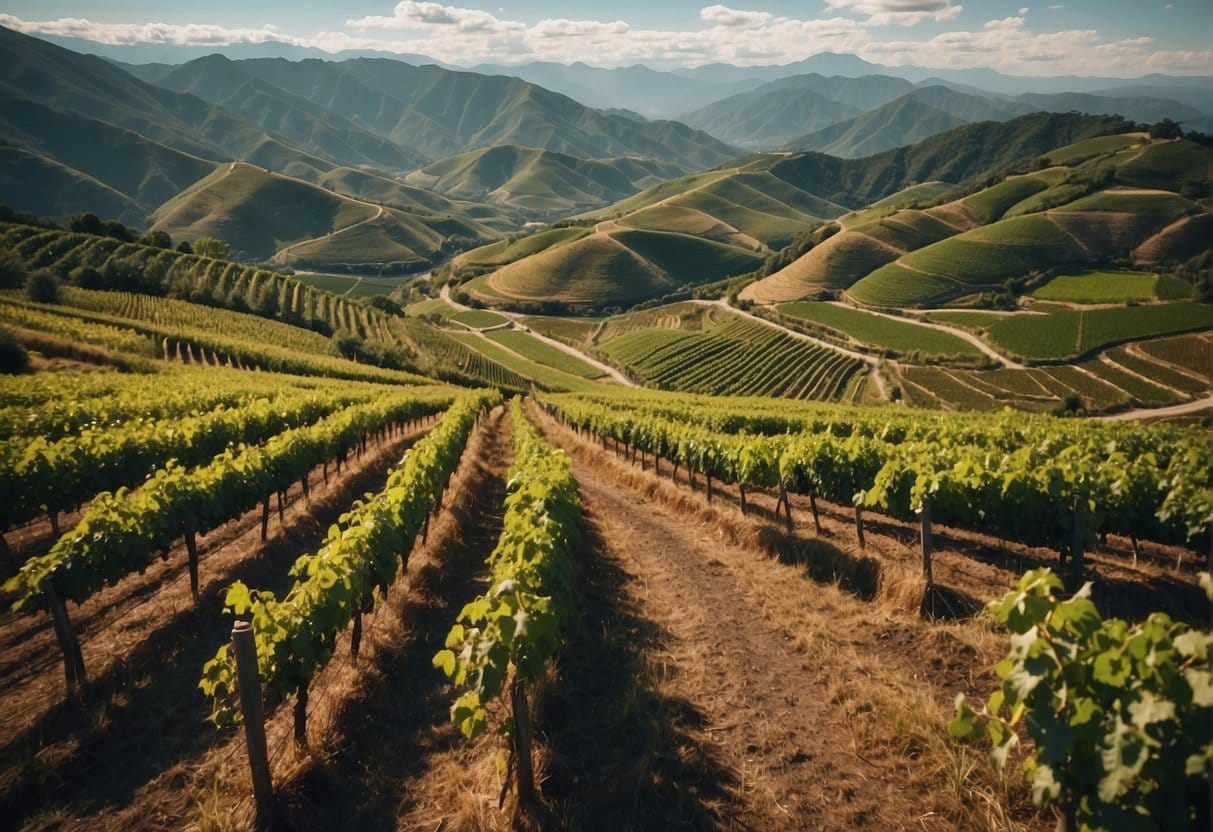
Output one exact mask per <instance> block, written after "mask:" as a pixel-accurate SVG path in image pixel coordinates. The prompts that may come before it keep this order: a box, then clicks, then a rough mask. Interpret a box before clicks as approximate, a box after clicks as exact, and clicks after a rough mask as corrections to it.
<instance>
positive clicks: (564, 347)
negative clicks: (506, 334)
mask: <svg viewBox="0 0 1213 832" xmlns="http://www.w3.org/2000/svg"><path fill="white" fill-rule="evenodd" d="M439 296H440V297H441V298H442V299H443V300H444V301H446V302H447V303H449V304H450V305H451V306H453V307H455V308H456V309H458V310H460V311H467V310H469V309H471V307H470V306H464V305H463V304H461V303H456V302H455V301H454V300H452V299H451V285H450V284H449V283H447V284H443V287H442V290H441V291H440V292H439ZM493 311H494V312H496V313H497V314H498V315H503V316H505V317H507V318H509V319H510V320H512V321H513V322H514V324H515V325H516V326H518V327H520V328H521V327H525V325H524V324H523V323H522V321H521V319H522V318H523V317H525V316H523V315H520V314H518V313H517V312H505V311H502V310H500V309H495V310H493ZM525 329H526V332H527V333H528V334H529V335H530V336H531V337H532V338H536V339H538V340H540V341H542V342H543V343H545V344H547V345H548V346H551V347H555V348H556V349H558V350H560V351H561V352H565V353H568V354H569V355H571V356H574V357H575V358H580V359H581V360H582V361H584V362H586V363H587V364H590V365H592V366H594V367H597V368H598V369H599V370H602V372H603V373H605V374H606V375H609V376H610V377H611V378H613V379H614V380H615V381H616V382H618V383H619V384H622V385H623V386H624V387H635V386H636V383H635V382H634V381H632V380H631V379H630V378H628V377H627V376H625V375H624V374H623V373H621V372H620V371H619V370H618V369H617V368H615V367H612V366H611V365H610V364H606V363H604V362H602V361H599V360H598V359H597V358H594V357H593V356H590V355H587V354H585V353H583V352H582V351H581V350H579V349H577V348H576V347H570V346H569V345H568V344H566V343H564V342H562V341H557V340H556V339H555V338H549V337H547V336H546V335H543V334H541V333H538V332H536V331H535V330H533V329H531V328H530V327H525ZM498 346H501V347H503V348H504V345H502V344H498ZM510 352H513V350H510Z"/></svg>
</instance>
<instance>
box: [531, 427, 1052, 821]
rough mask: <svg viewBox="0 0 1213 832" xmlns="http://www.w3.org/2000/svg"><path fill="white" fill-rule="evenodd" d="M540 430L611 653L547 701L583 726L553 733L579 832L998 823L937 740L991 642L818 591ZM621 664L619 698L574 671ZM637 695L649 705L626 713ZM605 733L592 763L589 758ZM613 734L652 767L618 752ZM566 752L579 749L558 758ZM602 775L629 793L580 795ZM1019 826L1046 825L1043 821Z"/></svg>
mask: <svg viewBox="0 0 1213 832" xmlns="http://www.w3.org/2000/svg"><path fill="white" fill-rule="evenodd" d="M539 421H540V424H541V426H542V429H543V430H544V432H545V434H546V435H547V436H548V438H549V440H550V441H554V442H556V443H557V444H559V445H561V446H562V447H565V448H566V449H568V450H570V452H571V453H572V454H573V459H574V465H573V472H574V475H575V476H576V478H577V481H578V485H579V489H580V492H581V496H582V505H583V511H584V513H585V516H586V519H587V523H588V525H589V528H590V535H589V540H588V541H587V544H586V546H584V547H582V548H583V555H584V558H585V562H584V563H582V564H581V565H580V568H581V569H582V570H585V571H586V572H588V573H589V575H588V576H587V577H585V578H584V580H585V581H586V582H587V584H588V589H586V590H583V591H587V592H589V593H590V595H591V598H593V599H596V600H595V601H594V603H591V604H589V605H588V607H587V609H588V611H587V612H586V615H587V616H589V617H590V618H591V620H592V621H593V622H594V624H595V625H596V626H597V628H598V629H599V630H600V631H601V632H602V633H603V635H602V636H601V637H600V638H598V639H592V640H591V643H593V644H595V645H596V649H598V650H601V651H604V653H605V655H603V656H596V655H594V654H593V653H592V651H591V654H590V655H583V650H588V648H587V647H586V646H585V645H581V647H580V649H576V650H574V649H573V647H572V646H570V648H569V651H570V652H571V653H572V655H571V658H570V659H569V661H570V662H572V663H573V664H572V666H569V665H568V664H566V663H565V662H564V661H563V660H562V668H561V674H560V679H559V683H558V685H557V686H555V689H554V690H553V691H552V693H551V697H552V698H553V700H554V704H553V705H552V707H553V709H554V710H555V711H556V712H557V713H559V714H561V715H562V716H564V717H566V718H567V716H568V714H570V713H572V714H573V718H574V720H575V723H574V726H573V727H569V726H568V725H567V724H565V725H563V726H559V727H555V728H553V729H552V730H553V736H552V740H551V742H552V746H553V759H552V763H551V768H550V770H549V776H550V783H551V790H552V792H553V793H554V794H555V795H556V796H558V797H560V798H561V799H562V801H563V802H562V804H561V805H562V808H563V809H564V811H565V812H566V814H568V813H571V814H572V815H573V817H574V818H575V823H574V824H573V825H574V826H576V827H577V828H583V829H587V830H595V829H603V830H607V829H620V828H629V829H664V828H672V827H674V826H678V827H680V828H702V829H814V830H817V829H830V830H834V829H837V830H843V829H873V830H874V829H882V830H883V829H941V830H942V829H956V828H989V827H992V826H998V825H999V824H997V823H995V822H986V821H983V820H982V819H981V818H980V817H979V815H980V814H981V810H980V809H979V808H978V806H980V805H982V803H981V801H979V800H977V798H976V797H975V792H977V791H980V790H981V789H982V788H985V787H984V786H982V785H980V784H979V783H978V782H976V779H975V780H974V782H967V778H965V777H963V776H962V778H961V779H962V783H961V784H960V785H959V786H954V787H953V789H952V790H951V791H950V792H949V790H948V789H947V788H946V787H944V786H943V784H942V782H941V780H940V775H941V771H940V770H938V769H936V768H934V767H935V766H936V765H939V763H940V761H941V759H942V758H943V757H946V755H947V754H948V751H947V745H946V742H944V741H942V740H941V738H940V737H941V734H942V725H943V724H944V722H946V713H945V712H946V711H948V710H949V709H950V707H951V702H952V698H953V697H954V696H955V693H956V692H957V690H958V689H964V688H966V687H967V688H968V689H970V690H972V689H973V688H974V687H976V688H978V689H980V688H981V687H982V686H983V684H985V683H984V682H983V681H982V680H981V679H979V678H977V676H976V674H979V673H980V674H984V672H985V670H984V669H985V668H986V662H987V661H990V660H991V659H992V658H993V653H992V652H991V651H992V650H993V643H992V641H991V634H989V633H988V632H983V631H982V630H981V628H978V627H973V626H968V627H965V626H960V625H956V626H952V627H947V626H943V625H928V624H927V623H925V622H922V621H921V620H918V619H917V618H916V617H913V616H908V617H907V616H901V615H899V614H897V613H896V612H894V611H891V610H889V609H887V608H885V607H883V606H881V605H878V604H874V603H872V602H870V601H865V600H863V599H862V598H859V597H857V596H856V595H854V594H853V593H851V592H848V591H847V590H846V589H843V588H840V587H839V586H838V585H828V584H827V585H819V584H816V583H814V582H812V581H810V580H808V579H807V577H806V576H805V573H804V571H803V567H799V566H796V565H787V564H783V563H780V562H779V561H777V560H775V559H772V558H768V557H764V556H762V555H761V554H759V553H758V552H756V551H754V549H752V548H750V547H749V546H745V545H738V543H737V542H734V541H732V540H730V539H729V537H728V536H727V535H725V534H724V533H723V532H722V530H721V528H720V527H718V526H717V524H716V523H714V522H711V521H709V520H708V518H707V517H706V516H705V515H704V514H703V513H700V512H699V511H698V510H697V509H696V508H695V503H696V502H698V501H697V500H696V499H695V498H692V499H691V500H690V501H688V502H684V503H682V504H673V505H671V504H669V503H667V501H666V500H665V499H664V498H662V497H661V495H660V494H659V493H658V492H659V491H660V490H662V489H674V490H675V492H677V490H678V489H677V488H676V487H675V486H671V485H670V484H668V483H660V484H656V485H649V486H645V485H644V484H643V481H644V478H645V475H643V474H640V472H634V471H633V470H632V469H630V468H629V467H628V466H626V465H624V464H623V463H621V462H619V461H618V460H616V459H613V458H611V457H610V456H609V455H608V454H607V453H605V452H603V451H601V450H600V449H599V448H597V447H596V446H594V445H592V444H590V443H588V442H586V441H584V440H582V439H579V438H577V437H575V436H573V435H572V434H571V432H569V431H567V430H566V429H564V428H561V427H560V426H559V425H557V424H556V423H555V422H554V421H552V420H549V419H546V418H540V419H539ZM633 477H634V478H635V481H630V480H631V479H632V478H633ZM674 499H675V500H677V499H678V498H677V496H675V498H674ZM593 629H594V628H593V627H591V628H590V630H591V632H592V631H593ZM622 632H626V633H627V634H628V635H627V638H628V639H635V641H636V642H637V643H636V644H634V645H633V647H632V648H631V649H630V650H629V649H628V648H626V647H623V646H620V645H618V644H617V643H615V642H616V641H617V640H618V639H620V638H624V636H622V635H621V633H622ZM612 634H613V635H612ZM612 664H614V665H617V670H616V672H615V673H614V674H611V678H612V679H614V680H615V682H614V685H613V688H611V687H608V690H610V689H613V690H615V691H616V692H617V695H618V696H620V697H621V698H622V700H623V702H620V701H610V700H609V697H606V698H607V699H608V701H601V700H603V699H604V697H605V696H606V695H605V694H604V693H603V691H602V688H601V686H596V685H594V684H589V683H586V682H584V681H583V682H580V683H579V682H578V674H579V673H580V672H583V671H584V668H592V667H598V666H608V667H609V666H611V665H612ZM989 666H992V665H989ZM584 672H588V671H584ZM620 675H624V676H625V678H626V679H627V680H628V681H626V682H624V681H621V680H620V679H619V678H618V677H619V676H620ZM591 678H597V677H596V676H593V675H592V674H591ZM569 688H572V690H571V691H570V690H568V689H569ZM595 690H597V691H598V694H597V696H596V697H594V698H593V699H592V700H591V704H586V705H583V704H581V703H582V697H583V696H585V695H587V694H589V695H591V696H592V695H593V693H592V692H593V691H595ZM625 702H626V703H627V704H626V705H625V704H624V703H625ZM642 706H643V707H645V708H647V709H655V710H656V713H655V714H654V713H652V712H651V711H650V712H649V713H648V714H647V715H643V716H642V715H638V714H636V713H634V712H632V711H631V709H632V708H639V707H642ZM582 711H584V712H582ZM654 722H656V724H654ZM568 734H571V735H572V739H568V738H567V735H568ZM592 736H598V737H599V738H600V740H599V743H598V748H599V750H598V751H597V752H596V754H597V756H594V755H592V754H589V753H587V752H585V751H584V750H583V751H581V752H580V753H578V752H577V750H576V749H578V748H579V747H580V746H581V745H582V744H585V743H591V742H592V739H590V737H592ZM606 737H612V738H620V739H618V740H612V741H611V742H606V741H605V738H606ZM617 742H622V743H626V744H627V745H628V747H629V748H630V749H631V753H632V756H633V758H635V757H637V756H638V757H639V760H636V759H632V762H631V763H630V765H629V764H628V762H627V761H626V760H624V759H619V756H620V755H619V754H618V752H617V751H614V752H613V751H612V750H611V746H614V745H615V744H616V743H617ZM566 746H568V747H572V748H573V749H574V751H572V752H569V753H568V754H567V756H562V754H561V751H562V749H564V748H565V747H566ZM603 746H607V749H606V750H603V748H602V747H603ZM671 746H673V747H672V748H671ZM937 755H939V756H937ZM601 782H616V783H619V784H620V786H619V787H618V791H616V790H612V794H613V795H614V797H613V798H607V797H605V796H597V797H596V796H595V795H594V794H592V793H591V794H590V795H589V797H588V799H587V797H586V796H585V795H584V794H578V792H577V786H578V785H579V784H590V783H601ZM583 788H584V786H583ZM962 795H964V797H962ZM973 801H977V802H976V804H975V803H974V802H973ZM1021 808H1022V807H1021ZM1021 820H1025V821H1026V822H1027V823H1028V825H1029V826H1032V825H1034V824H1035V825H1036V826H1037V827H1039V821H1038V820H1037V819H1036V818H1035V817H1034V815H1033V813H1031V812H1027V813H1026V815H1025V817H1023V818H1021ZM1006 827H1009V828H1022V827H1021V826H1020V825H1019V824H1018V823H1015V822H1010V823H1008V824H1006V826H1004V828H1006Z"/></svg>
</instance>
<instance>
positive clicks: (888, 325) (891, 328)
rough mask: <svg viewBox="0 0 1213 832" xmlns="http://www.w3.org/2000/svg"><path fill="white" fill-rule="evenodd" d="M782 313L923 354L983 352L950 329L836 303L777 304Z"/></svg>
mask: <svg viewBox="0 0 1213 832" xmlns="http://www.w3.org/2000/svg"><path fill="white" fill-rule="evenodd" d="M776 309H778V310H779V313H780V314H781V315H785V316H787V317H789V318H791V319H793V320H799V321H807V322H811V323H813V324H818V325H820V326H823V327H826V328H827V329H830V330H833V331H835V332H836V333H839V334H841V335H842V336H844V337H849V338H852V339H853V340H855V341H856V342H858V343H859V344H862V345H866V346H870V347H877V348H879V349H885V350H892V351H893V352H896V353H899V354H902V355H909V354H912V353H913V354H918V355H921V356H924V357H925V356H953V357H958V358H979V357H980V356H981V351H980V350H978V349H977V348H976V347H975V346H973V345H972V344H970V343H969V342H968V341H966V340H964V339H963V338H958V337H957V336H955V335H951V334H949V333H947V332H942V331H940V330H938V329H933V328H931V327H927V326H920V325H918V324H915V323H913V322H911V321H908V320H907V321H898V320H893V319H890V318H887V317H883V316H880V315H873V314H872V313H871V312H863V311H861V310H858V309H851V308H848V307H845V306H840V305H838V304H834V303H815V302H800V303H785V304H780V305H779V306H777V307H776Z"/></svg>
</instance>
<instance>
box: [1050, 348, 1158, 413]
mask: <svg viewBox="0 0 1213 832" xmlns="http://www.w3.org/2000/svg"><path fill="white" fill-rule="evenodd" d="M1074 366H1076V367H1079V368H1081V369H1083V370H1086V371H1087V372H1088V373H1091V374H1092V375H1094V376H1097V377H1098V378H1099V379H1100V380H1101V381H1106V382H1108V383H1109V384H1111V385H1113V386H1115V387H1119V388H1120V389H1121V390H1124V391H1125V392H1126V393H1128V394H1129V395H1130V396H1132V397H1133V401H1135V402H1137V403H1138V404H1141V405H1145V406H1146V407H1161V406H1162V405H1168V404H1173V403H1174V402H1175V401H1176V400H1177V398H1178V397H1177V396H1176V395H1175V393H1173V392H1171V391H1170V390H1168V389H1166V388H1165V387H1161V386H1160V385H1157V384H1153V383H1151V382H1150V381H1148V380H1146V379H1143V378H1140V377H1139V376H1136V375H1134V374H1133V373H1129V372H1125V370H1124V369H1122V368H1121V367H1119V366H1113V365H1111V364H1109V363H1108V362H1106V361H1101V360H1099V359H1098V358H1096V359H1093V360H1091V361H1084V362H1082V363H1081V364H1076V365H1074Z"/></svg>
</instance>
